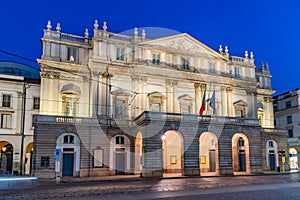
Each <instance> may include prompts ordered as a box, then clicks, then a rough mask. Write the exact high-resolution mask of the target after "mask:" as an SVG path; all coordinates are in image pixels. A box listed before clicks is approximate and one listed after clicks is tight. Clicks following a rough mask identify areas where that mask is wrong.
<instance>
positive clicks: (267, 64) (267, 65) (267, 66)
mask: <svg viewBox="0 0 300 200" xmlns="http://www.w3.org/2000/svg"><path fill="white" fill-rule="evenodd" d="M266 68H267V70H269V63H268V62H266Z"/></svg>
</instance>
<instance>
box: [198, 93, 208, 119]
mask: <svg viewBox="0 0 300 200" xmlns="http://www.w3.org/2000/svg"><path fill="white" fill-rule="evenodd" d="M205 96H206V88H205V90H204V94H203V98H202V104H201V108H200V110H199V114H200V115H202V114H203V112H204V110H205V105H206V102H205Z"/></svg>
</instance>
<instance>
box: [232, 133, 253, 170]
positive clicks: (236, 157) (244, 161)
mask: <svg viewBox="0 0 300 200" xmlns="http://www.w3.org/2000/svg"><path fill="white" fill-rule="evenodd" d="M232 168H233V172H245V173H250V151H249V139H248V137H247V136H246V135H245V134H244V133H236V134H234V135H233V137H232Z"/></svg>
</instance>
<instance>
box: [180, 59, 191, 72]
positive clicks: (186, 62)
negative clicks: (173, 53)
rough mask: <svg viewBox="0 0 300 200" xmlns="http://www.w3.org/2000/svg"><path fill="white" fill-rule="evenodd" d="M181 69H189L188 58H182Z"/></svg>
mask: <svg viewBox="0 0 300 200" xmlns="http://www.w3.org/2000/svg"><path fill="white" fill-rule="evenodd" d="M181 69H185V70H189V61H188V59H186V58H181Z"/></svg>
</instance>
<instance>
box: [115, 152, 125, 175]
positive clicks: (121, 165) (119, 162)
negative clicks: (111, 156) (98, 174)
mask: <svg viewBox="0 0 300 200" xmlns="http://www.w3.org/2000/svg"><path fill="white" fill-rule="evenodd" d="M124 172H125V152H118V153H116V175H122V174H124Z"/></svg>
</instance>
